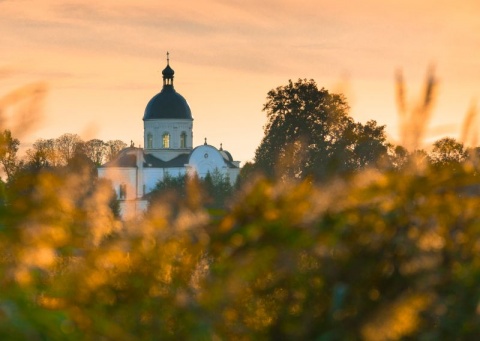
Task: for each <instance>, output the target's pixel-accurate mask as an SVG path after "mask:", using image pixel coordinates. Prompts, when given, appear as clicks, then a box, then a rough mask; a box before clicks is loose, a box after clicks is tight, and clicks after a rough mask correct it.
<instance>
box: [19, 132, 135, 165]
mask: <svg viewBox="0 0 480 341" xmlns="http://www.w3.org/2000/svg"><path fill="white" fill-rule="evenodd" d="M126 146H127V145H126V143H124V142H122V141H120V140H110V141H107V142H103V141H102V140H99V139H92V140H89V141H87V142H84V141H82V139H81V138H80V136H78V135H77V134H69V133H66V134H63V135H61V136H59V137H57V138H55V139H38V140H36V141H35V143H33V145H32V148H30V149H28V150H27V152H26V159H25V164H26V166H27V167H30V168H34V169H40V168H43V167H59V166H65V165H67V164H68V163H69V162H70V160H71V159H72V158H74V157H76V156H78V155H79V154H83V155H84V156H86V157H88V158H89V159H90V160H91V161H92V162H93V163H94V164H95V165H96V166H100V165H102V164H104V163H105V162H107V161H111V160H113V159H114V158H115V157H116V156H117V154H118V153H119V152H120V150H122V149H123V148H125V147H126Z"/></svg>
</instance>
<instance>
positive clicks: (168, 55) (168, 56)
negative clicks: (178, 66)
mask: <svg viewBox="0 0 480 341" xmlns="http://www.w3.org/2000/svg"><path fill="white" fill-rule="evenodd" d="M167 65H170V53H169V52H168V51H167Z"/></svg>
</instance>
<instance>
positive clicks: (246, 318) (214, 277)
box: [0, 146, 480, 341]
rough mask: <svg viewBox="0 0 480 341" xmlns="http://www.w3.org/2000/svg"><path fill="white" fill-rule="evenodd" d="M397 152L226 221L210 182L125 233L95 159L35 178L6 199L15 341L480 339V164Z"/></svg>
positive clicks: (1, 253)
mask: <svg viewBox="0 0 480 341" xmlns="http://www.w3.org/2000/svg"><path fill="white" fill-rule="evenodd" d="M389 148H393V147H392V146H389ZM391 155H393V156H395V158H396V160H397V161H396V162H397V163H398V165H399V166H398V167H397V166H395V167H394V168H393V169H392V167H386V168H385V169H382V168H380V167H378V166H377V167H376V168H375V169H366V170H363V171H361V172H358V173H355V174H353V175H352V176H350V177H348V178H335V177H334V178H332V180H331V181H330V182H328V184H323V185H321V186H319V185H318V184H315V183H314V182H312V181H309V179H306V180H304V181H297V182H295V183H293V182H289V181H280V182H275V181H273V180H271V179H265V178H261V177H257V178H256V179H255V180H252V181H250V182H249V181H244V182H243V186H242V188H241V189H240V191H239V192H238V193H237V194H236V197H235V200H234V202H233V203H232V206H231V207H229V208H227V209H226V211H225V213H224V214H223V215H222V216H221V217H217V219H211V216H210V215H209V214H208V211H206V210H205V208H204V207H203V202H204V197H203V194H202V191H201V189H200V188H201V185H200V182H199V181H198V179H195V178H193V179H190V180H191V181H186V186H185V193H186V195H185V197H184V198H183V200H181V201H177V200H176V199H175V198H174V197H170V198H169V200H157V201H155V202H153V203H152V206H151V207H150V209H149V211H148V212H147V213H146V215H145V216H143V217H138V219H137V220H132V221H128V222H122V221H120V220H118V219H117V218H116V217H115V215H114V212H112V209H111V203H112V196H113V193H112V189H111V187H110V185H109V184H108V183H107V182H104V181H99V180H96V177H95V176H93V175H92V162H91V161H89V160H88V159H85V158H84V157H83V156H82V155H79V154H77V155H74V156H73V157H72V158H71V159H70V161H69V162H68V163H67V164H66V165H65V166H62V167H49V168H46V167H42V168H39V169H31V168H30V169H29V168H25V169H22V170H21V171H19V172H17V173H16V175H15V176H14V177H13V178H12V180H11V181H9V186H8V187H7V188H6V190H5V192H6V197H7V198H8V200H7V201H6V202H0V275H1V276H0V288H1V290H0V339H18V340H45V339H47V340H98V339H100V340H101V339H105V340H158V339H166V340H179V339H180V340H211V339H213V340H219V339H220V340H222V339H227V340H230V339H232V340H251V339H254V340H267V339H268V340H270V339H274V340H276V339H294V340H296V339H299V340H303V339H306V340H310V339H314V340H315V339H319V340H356V339H361V340H370V341H375V340H401V339H421V340H438V339H474V337H475V336H477V335H479V334H480V327H479V326H480V314H479V313H478V312H479V306H480V289H479V288H480V258H479V257H480V243H479V240H480V217H479V216H478V207H479V205H480V188H479V185H478V184H479V183H480V178H479V172H478V169H477V168H476V167H477V166H476V164H475V163H471V162H469V161H468V160H467V161H465V162H463V161H460V162H459V164H458V167H455V168H452V167H443V166H430V165H429V164H428V163H425V164H423V163H422V161H420V160H421V159H422V158H424V159H427V158H428V155H427V153H424V152H420V151H417V152H414V153H411V154H408V153H407V152H406V150H404V149H400V148H396V149H395V150H394V151H393V152H391ZM0 190H1V187H0ZM0 199H1V197H0Z"/></svg>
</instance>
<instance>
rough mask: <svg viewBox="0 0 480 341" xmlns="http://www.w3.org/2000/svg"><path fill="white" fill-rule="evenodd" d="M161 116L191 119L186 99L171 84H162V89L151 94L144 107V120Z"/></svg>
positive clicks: (160, 117)
mask: <svg viewBox="0 0 480 341" xmlns="http://www.w3.org/2000/svg"><path fill="white" fill-rule="evenodd" d="M162 118H173V119H190V120H191V119H192V112H191V111H190V107H189V106H188V103H187V101H186V100H185V98H183V96H182V95H180V94H179V93H178V92H176V91H175V89H174V88H173V86H169V85H164V86H163V89H162V91H161V92H159V93H158V94H156V95H155V96H153V98H152V99H151V100H150V102H148V104H147V107H146V108H145V114H144V115H143V120H144V121H145V120H155V119H162Z"/></svg>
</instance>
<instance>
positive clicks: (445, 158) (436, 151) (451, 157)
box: [430, 137, 467, 167]
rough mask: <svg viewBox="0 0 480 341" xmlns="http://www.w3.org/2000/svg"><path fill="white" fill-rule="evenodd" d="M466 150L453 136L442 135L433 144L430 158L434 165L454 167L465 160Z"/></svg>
mask: <svg viewBox="0 0 480 341" xmlns="http://www.w3.org/2000/svg"><path fill="white" fill-rule="evenodd" d="M466 158H467V152H466V150H465V148H464V147H463V144H462V143H460V142H457V141H456V140H455V139H454V138H451V137H444V138H442V139H440V140H438V141H436V142H435V143H434V144H433V149H432V152H431V153H430V159H431V161H432V164H433V165H434V166H452V167H455V166H457V165H459V164H460V163H462V162H463V161H465V159H466Z"/></svg>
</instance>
